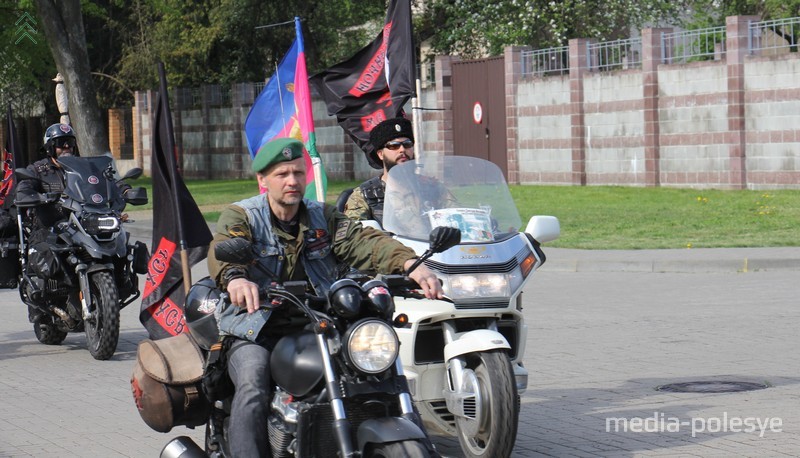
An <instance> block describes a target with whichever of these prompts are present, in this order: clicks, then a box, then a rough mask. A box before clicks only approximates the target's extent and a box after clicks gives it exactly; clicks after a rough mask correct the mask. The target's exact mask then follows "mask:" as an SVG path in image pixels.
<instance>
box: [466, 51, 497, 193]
mask: <svg viewBox="0 0 800 458" xmlns="http://www.w3.org/2000/svg"><path fill="white" fill-rule="evenodd" d="M504 65H505V59H504V58H503V57H502V56H501V57H491V58H488V59H480V60H471V61H464V62H454V63H453V149H454V150H455V154H457V155H459V156H472V157H478V158H481V159H486V160H488V161H490V162H492V163H494V164H496V165H497V166H498V167H500V170H502V171H503V175H504V176H505V177H506V180H507V179H508V155H507V152H506V93H505V67H504Z"/></svg>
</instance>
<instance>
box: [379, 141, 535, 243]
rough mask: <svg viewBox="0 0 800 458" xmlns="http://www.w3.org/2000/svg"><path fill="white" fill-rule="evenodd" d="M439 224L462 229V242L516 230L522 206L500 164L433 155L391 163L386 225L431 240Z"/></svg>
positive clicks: (486, 239) (495, 237)
mask: <svg viewBox="0 0 800 458" xmlns="http://www.w3.org/2000/svg"><path fill="white" fill-rule="evenodd" d="M437 226H452V227H457V228H459V229H461V240H462V242H475V243H485V242H491V241H494V240H502V239H503V238H506V237H508V236H510V235H513V234H515V233H517V232H518V231H519V229H520V226H521V222H520V218H519V212H518V211H517V207H516V205H515V204H514V200H513V199H512V198H511V193H510V192H509V190H508V185H507V184H506V181H505V178H504V177H503V173H502V172H501V171H500V168H499V167H497V166H496V165H494V164H493V163H491V162H488V161H485V160H483V159H478V158H475V157H467V156H433V155H430V156H426V157H424V158H423V159H422V160H421V161H416V160H415V161H408V162H405V163H403V164H399V165H396V166H394V167H392V169H391V170H390V171H389V176H388V178H387V180H386V193H385V200H384V206H383V227H384V229H385V230H387V231H389V232H392V233H394V234H397V235H399V236H402V237H407V238H412V239H417V240H428V234H429V233H430V231H431V229H433V228H435V227H437Z"/></svg>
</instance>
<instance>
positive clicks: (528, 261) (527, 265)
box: [519, 253, 536, 278]
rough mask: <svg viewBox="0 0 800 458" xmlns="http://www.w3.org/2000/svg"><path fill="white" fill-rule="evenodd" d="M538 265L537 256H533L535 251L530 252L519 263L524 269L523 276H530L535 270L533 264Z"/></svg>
mask: <svg viewBox="0 0 800 458" xmlns="http://www.w3.org/2000/svg"><path fill="white" fill-rule="evenodd" d="M534 265H536V258H535V257H534V256H533V253H531V254H529V255H528V257H527V258H525V259H523V260H522V262H521V263H520V265H519V268H520V269H522V278H525V277H527V276H528V274H529V273H531V270H533V266H534Z"/></svg>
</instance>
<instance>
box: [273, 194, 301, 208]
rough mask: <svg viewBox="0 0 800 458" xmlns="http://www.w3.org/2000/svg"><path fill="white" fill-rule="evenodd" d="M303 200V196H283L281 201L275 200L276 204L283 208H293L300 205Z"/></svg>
mask: <svg viewBox="0 0 800 458" xmlns="http://www.w3.org/2000/svg"><path fill="white" fill-rule="evenodd" d="M302 200H303V196H302V194H301V195H299V196H283V197H281V198H279V199H275V202H276V203H277V204H278V205H281V206H283V207H291V206H294V205H297V204H299V203H300V202H301V201H302Z"/></svg>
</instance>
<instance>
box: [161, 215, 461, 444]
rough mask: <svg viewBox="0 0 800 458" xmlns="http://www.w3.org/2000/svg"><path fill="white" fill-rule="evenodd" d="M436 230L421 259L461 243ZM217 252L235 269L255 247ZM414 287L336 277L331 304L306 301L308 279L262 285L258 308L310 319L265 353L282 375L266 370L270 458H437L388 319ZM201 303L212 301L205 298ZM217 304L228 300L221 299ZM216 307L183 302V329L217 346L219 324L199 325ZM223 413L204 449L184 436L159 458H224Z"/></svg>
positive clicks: (213, 420) (220, 410) (223, 407)
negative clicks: (269, 391)
mask: <svg viewBox="0 0 800 458" xmlns="http://www.w3.org/2000/svg"><path fill="white" fill-rule="evenodd" d="M440 229H441V230H437V231H438V232H437V233H436V234H433V235H432V238H431V239H432V246H431V250H429V253H426V255H423V257H422V258H421V259H420V261H419V262H421V261H422V260H423V259H424V258H425V257H426V256H427V257H429V256H430V255H431V254H433V252H434V251H435V252H439V251H443V250H445V249H447V248H449V247H450V246H452V245H454V244H457V243H458V241H459V239H460V234H459V233H458V231H457V230H454V229H452V228H440ZM454 231H455V232H454ZM215 255H216V257H217V259H219V260H222V261H226V262H231V263H235V264H241V265H249V264H251V263H252V262H253V259H254V258H253V253H252V245H251V244H250V242H248V241H246V240H245V239H240V238H235V239H231V240H228V241H225V242H222V243H219V244H218V245H217V246H216V247H215ZM418 264H419V263H417V265H418ZM414 287H417V286H416V285H415V284H414V283H413V281H411V280H409V279H408V277H405V276H402V275H391V276H384V277H378V278H375V279H369V278H367V277H353V278H344V279H340V280H337V281H336V282H334V283H333V285H331V288H330V291H329V294H328V297H327V298H326V297H315V296H310V295H308V294H306V293H305V291H306V282H285V283H284V284H282V285H276V284H272V285H263V286H262V293H261V297H262V298H263V299H264V302H265V305H262V307H275V306H280V307H296V308H298V309H299V310H302V311H303V312H304V314H305V315H306V316H307V317H308V318H309V320H310V324H309V325H308V326H307V327H306V328H305V329H304V330H303V331H301V332H298V333H295V334H290V335H287V336H284V337H282V338H281V339H280V340H279V341H278V343H277V344H276V345H275V348H274V350H273V352H272V354H271V356H270V367H272V368H279V370H273V371H272V380H273V383H274V386H273V390H274V391H273V392H274V395H273V398H272V401H271V402H270V409H269V418H268V422H267V424H268V433H269V442H270V448H271V452H272V456H273V457H274V458H280V457H317V458H322V457H400V456H402V457H429V456H439V455H438V453H437V452H436V451H435V448H434V447H433V445H432V444H431V442H430V439H429V438H428V435H427V433H426V432H425V429H424V427H423V425H422V422H421V420H420V418H419V415H418V413H417V412H416V411H415V410H414V407H413V403H412V399H411V396H410V395H409V388H408V382H407V380H406V378H405V376H404V375H403V364H402V362H401V361H400V358H399V357H398V354H399V340H398V338H397V334H396V332H395V330H394V327H401V326H405V325H406V324H407V321H408V320H407V317H406V316H405V315H400V316H398V317H396V318H395V319H394V320H393V319H392V316H393V313H394V300H393V296H394V295H396V294H417V295H418V294H419V293H414V292H413V290H412V288H414ZM193 288H194V287H193ZM204 288H205V289H206V291H207V288H208V286H205V287H204ZM189 296H190V297H192V296H193V294H192V292H191V291H190V293H189ZM199 296H202V297H207V298H208V297H209V295H208V293H207V292H203V293H201V294H200V295H199ZM219 300H221V301H226V300H227V297H226V295H225V294H222V295H221V296H220V299H219ZM216 301H217V300H216V299H215V298H214V299H213V300H211V301H209V300H204V301H191V300H187V310H186V316H187V324H188V326H189V329H190V330H191V332H192V334H193V335H194V336H195V338H197V339H198V341H200V342H203V341H205V342H212V341H216V326H215V325H214V326H209V325H208V323H205V324H204V325H198V324H199V323H201V321H202V320H204V319H205V320H206V321H211V320H212V318H211V317H213V316H214V310H215V307H214V306H213V305H216V304H217V302H216ZM210 302H213V304H212V306H209V303H210ZM196 309H202V310H200V311H199V312H198V310H196ZM203 315H205V318H203ZM201 333H203V334H208V335H205V336H202V335H198V334H201ZM229 407H230V397H229V398H226V399H223V400H222V401H217V402H215V404H214V407H213V409H212V412H211V415H210V418H209V420H208V423H207V425H206V443H205V451H203V450H201V449H200V447H199V446H198V445H197V444H194V442H192V441H191V439H190V438H188V437H186V436H181V437H178V438H176V439H173V440H172V441H171V442H170V443H168V444H167V446H166V447H165V448H164V450H163V451H162V453H161V457H162V458H177V457H183V458H186V457H190V456H192V457H194V456H209V457H213V458H218V457H226V456H230V453H229V448H228V443H227V428H228V421H229V415H230V410H229Z"/></svg>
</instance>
